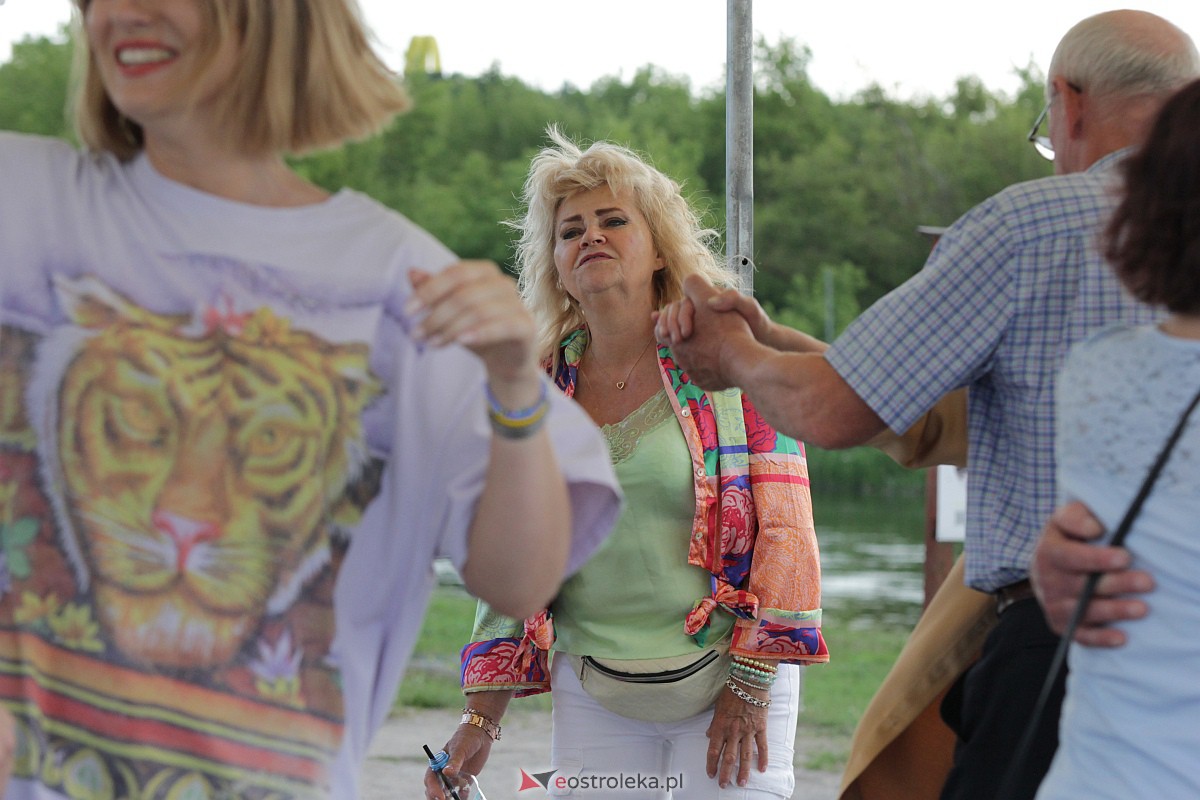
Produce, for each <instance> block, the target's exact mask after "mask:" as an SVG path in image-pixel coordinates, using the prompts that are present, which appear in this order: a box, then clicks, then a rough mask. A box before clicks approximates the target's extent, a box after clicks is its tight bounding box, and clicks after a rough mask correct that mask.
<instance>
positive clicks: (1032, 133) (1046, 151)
mask: <svg viewBox="0 0 1200 800" xmlns="http://www.w3.org/2000/svg"><path fill="white" fill-rule="evenodd" d="M1067 88H1069V89H1070V90H1071V91H1073V92H1077V93H1082V92H1083V89H1081V88H1080V87H1078V86H1076V85H1075V84H1073V83H1070V82H1068V83H1067ZM1053 102H1054V98H1050V99H1049V100H1047V101H1046V105H1045V106H1044V107H1043V108H1042V113H1040V114H1038V115H1037V119H1035V120H1034V121H1033V127H1032V128H1030V129H1029V136H1028V137H1026V138H1028V139H1029V141H1031V142H1033V149H1034V150H1037V151H1038V155H1040V156H1041V157H1042V158H1044V159H1046V160H1047V161H1053V160H1054V143H1053V142H1051V141H1050V137H1049V136H1041V135H1039V134H1038V131H1039V130H1040V129H1041V127H1042V123H1043V122H1045V121H1046V116H1047V115H1048V114H1049V113H1050V104H1051V103H1053Z"/></svg>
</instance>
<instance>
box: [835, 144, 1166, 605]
mask: <svg viewBox="0 0 1200 800" xmlns="http://www.w3.org/2000/svg"><path fill="white" fill-rule="evenodd" d="M1122 157H1123V153H1120V152H1119V153H1113V154H1110V155H1108V156H1106V157H1105V158H1103V159H1101V160H1100V161H1098V162H1096V164H1094V165H1093V166H1092V167H1091V168H1090V169H1089V170H1087V171H1086V172H1081V173H1076V174H1072V175H1064V176H1055V177H1051V178H1044V179H1041V180H1036V181H1030V182H1027V183H1022V184H1018V185H1015V186H1012V187H1009V188H1008V189H1005V190H1004V191H1002V192H1000V193H999V194H997V195H995V196H993V197H991V198H989V199H988V200H986V201H984V202H983V203H981V204H979V205H978V206H976V207H975V208H973V209H971V210H970V211H969V212H967V213H966V214H965V215H964V216H962V217H961V218H960V219H959V220H958V221H957V222H955V223H954V225H952V226H951V227H950V228H949V229H948V230H947V231H946V233H945V235H944V236H942V238H941V240H940V241H939V242H938V244H937V246H936V248H935V249H934V252H933V253H932V254H931V255H930V257H929V260H928V261H927V262H926V264H925V267H924V268H923V269H922V270H921V272H919V273H918V274H917V275H915V276H913V277H912V278H911V279H910V280H908V281H906V282H905V283H904V284H903V285H902V286H900V287H899V288H897V289H896V290H894V291H893V292H891V293H890V294H888V295H887V296H886V297H884V298H882V299H881V300H880V301H879V302H877V303H876V304H875V305H873V306H872V307H871V308H870V309H868V310H867V311H866V312H865V313H863V315H862V316H860V317H859V318H858V319H857V320H856V321H855V322H854V323H853V324H851V325H850V327H849V328H847V330H846V332H845V333H843V334H842V336H840V337H838V339H837V341H836V342H834V344H833V346H832V347H831V348H830V349H829V350H828V351H827V354H826V357H827V358H828V359H829V362H830V363H831V364H832V365H833V367H834V369H836V370H837V372H838V373H839V374H840V375H841V376H842V377H843V378H845V379H846V381H847V382H849V384H850V386H851V387H852V388H853V389H854V390H855V392H856V393H857V394H858V395H859V397H861V398H862V399H863V400H864V401H865V402H866V403H867V404H868V405H870V407H871V408H872V409H874V411H875V412H876V413H877V414H879V416H880V417H881V418H882V419H883V421H884V422H885V423H886V424H887V425H888V426H889V427H890V428H891V429H892V430H894V431H904V430H906V429H907V428H908V427H909V426H911V425H912V424H913V423H914V422H916V420H917V419H918V418H919V417H920V416H921V415H922V414H923V413H925V412H926V411H927V410H928V409H929V408H930V407H931V406H932V405H933V404H934V403H935V402H936V401H937V400H938V398H940V397H941V396H942V395H944V394H945V393H946V392H948V391H950V390H952V389H956V388H958V387H961V386H969V387H970V402H969V410H968V418H969V419H968V435H969V438H970V453H969V455H968V461H967V467H968V472H969V474H970V482H969V485H968V490H967V521H966V582H967V585H969V586H971V587H973V588H975V589H979V590H981V591H994V590H995V589H997V588H999V587H1001V586H1004V585H1006V584H1009V583H1014V582H1016V581H1019V580H1022V579H1023V578H1025V577H1027V576H1028V566H1029V560H1030V557H1031V555H1032V552H1033V547H1034V544H1035V543H1036V541H1037V538H1038V535H1039V534H1040V532H1041V529H1042V525H1043V524H1044V522H1045V520H1046V518H1047V517H1048V516H1049V514H1050V513H1051V512H1052V511H1053V507H1054V502H1055V496H1056V491H1055V465H1054V409H1055V402H1054V385H1055V378H1056V376H1057V374H1058V370H1059V367H1060V366H1061V365H1062V361H1063V357H1064V356H1065V354H1066V351H1067V349H1068V348H1069V347H1070V346H1071V345H1072V344H1073V343H1075V342H1077V341H1079V340H1080V339H1082V338H1084V337H1086V336H1088V335H1089V334H1090V333H1092V332H1093V331H1095V330H1097V329H1099V328H1102V327H1105V326H1108V325H1110V324H1113V323H1115V322H1135V323H1136V322H1146V321H1151V320H1153V319H1154V318H1155V317H1156V312H1154V311H1152V310H1150V309H1148V308H1146V307H1144V306H1142V305H1140V304H1138V303H1137V302H1136V301H1135V300H1133V299H1132V298H1131V297H1130V296H1129V295H1128V294H1126V292H1125V291H1124V290H1123V289H1122V287H1121V285H1120V284H1119V282H1118V281H1117V279H1116V277H1115V276H1114V275H1113V273H1112V271H1111V270H1110V269H1109V267H1108V265H1107V264H1106V263H1105V261H1104V259H1103V258H1102V256H1101V255H1100V252H1099V250H1098V245H1099V236H1100V234H1101V232H1102V230H1103V227H1104V225H1105V224H1106V223H1107V220H1108V218H1109V216H1110V214H1111V212H1112V210H1113V208H1114V207H1115V205H1116V201H1117V196H1116V190H1118V189H1119V170H1118V169H1117V166H1118V165H1119V164H1120V163H1121V161H1122Z"/></svg>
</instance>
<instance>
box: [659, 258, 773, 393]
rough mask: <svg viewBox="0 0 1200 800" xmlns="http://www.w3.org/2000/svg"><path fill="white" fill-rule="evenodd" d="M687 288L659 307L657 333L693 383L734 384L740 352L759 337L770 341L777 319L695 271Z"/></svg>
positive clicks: (751, 300)
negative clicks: (716, 285) (719, 287)
mask: <svg viewBox="0 0 1200 800" xmlns="http://www.w3.org/2000/svg"><path fill="white" fill-rule="evenodd" d="M683 291H684V298H683V299H682V300H676V301H675V302H673V303H668V304H667V305H666V306H664V307H663V308H662V309H661V310H659V311H657V312H655V314H654V322H655V324H654V335H655V337H656V338H657V339H658V341H659V342H661V343H663V344H665V345H668V346H669V347H670V348H671V354H672V356H673V357H674V359H675V363H676V364H678V365H679V366H680V367H682V368H683V370H684V371H685V372H686V373H687V374H688V376H689V378H690V379H691V380H692V382H693V383H695V384H697V385H698V386H701V387H702V388H704V389H709V390H713V391H715V390H720V389H728V388H729V387H731V386H736V385H737V384H738V381H737V369H738V365H739V358H740V354H742V353H744V352H745V348H746V347H747V346H748V345H749V346H752V345H753V344H754V343H756V342H757V343H760V344H767V343H768V339H769V338H770V332H771V330H772V327H773V325H774V323H773V322H771V320H770V318H769V317H768V316H767V314H766V312H765V311H763V309H762V306H760V305H759V304H758V302H757V301H756V300H755V299H754V298H753V297H750V296H748V295H744V294H742V293H741V292H739V291H737V290H736V289H718V288H717V287H715V286H713V285H712V284H711V283H709V282H708V281H706V280H705V279H704V278H701V277H699V276H696V275H693V276H689V277H688V278H687V279H685V280H684V283H683Z"/></svg>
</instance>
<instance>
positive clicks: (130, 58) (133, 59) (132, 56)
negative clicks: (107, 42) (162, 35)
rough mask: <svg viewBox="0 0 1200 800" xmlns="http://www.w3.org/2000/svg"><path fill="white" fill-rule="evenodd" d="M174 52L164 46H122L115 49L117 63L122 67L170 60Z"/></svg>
mask: <svg viewBox="0 0 1200 800" xmlns="http://www.w3.org/2000/svg"><path fill="white" fill-rule="evenodd" d="M174 57H175V54H174V53H173V52H172V51H170V50H168V49H166V48H165V47H123V48H121V49H120V50H118V51H117V63H118V64H120V65H121V66H123V67H141V66H145V65H147V64H161V63H162V62H164V61H170V60H171V59H172V58H174Z"/></svg>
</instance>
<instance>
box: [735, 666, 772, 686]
mask: <svg viewBox="0 0 1200 800" xmlns="http://www.w3.org/2000/svg"><path fill="white" fill-rule="evenodd" d="M729 674H730V675H738V676H740V677H743V678H746V679H749V680H753V681H758V682H761V683H764V684H766V686H767V687H769V686H772V685H774V683H775V679H776V678H777V677H779V675H778V673H777V672H773V671H772V672H768V671H767V670H764V669H758V668H757V667H748V666H746V665H745V664H742V663H740V662H738V661H734V662H733V663H732V664H730V665H729Z"/></svg>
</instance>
